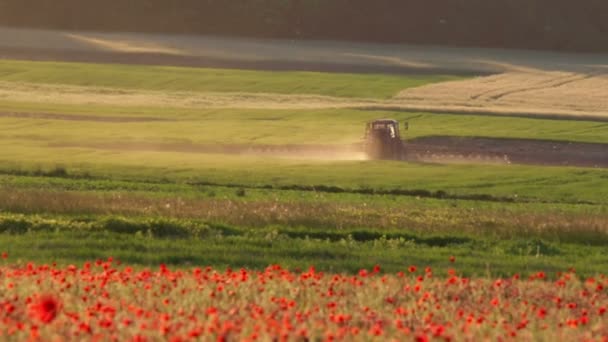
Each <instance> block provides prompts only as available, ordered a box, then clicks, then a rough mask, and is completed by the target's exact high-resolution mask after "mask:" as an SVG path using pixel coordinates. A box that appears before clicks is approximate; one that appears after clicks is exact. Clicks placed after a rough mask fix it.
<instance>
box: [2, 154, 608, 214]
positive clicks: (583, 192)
mask: <svg viewBox="0 0 608 342" xmlns="http://www.w3.org/2000/svg"><path fill="white" fill-rule="evenodd" d="M58 165H59V166H62V167H64V168H66V169H67V172H68V173H69V174H72V175H73V176H79V175H81V176H82V175H88V176H93V177H96V178H103V179H118V180H149V181H155V182H159V181H160V182H177V183H184V182H189V183H203V184H204V183H212V184H218V185H227V184H232V185H237V186H243V187H260V186H271V187H272V186H293V185H303V186H321V185H325V186H335V187H339V188H343V189H379V190H392V189H401V190H418V189H422V190H428V191H444V192H446V193H447V194H450V195H480V194H485V195H491V196H496V197H510V198H513V197H517V198H519V199H525V200H530V201H547V202H562V203H577V202H581V201H583V202H594V203H604V204H605V203H607V202H606V201H607V199H608V178H607V177H606V173H605V171H603V170H601V169H580V168H567V167H544V168H539V167H536V166H518V165H506V166H503V165H496V166H495V165H440V164H415V163H405V162H389V161H385V162H377V161H342V162H335V161H316V162H315V161H310V160H297V159H294V160H290V159H271V158H268V157H253V156H249V157H244V156H226V155H209V154H196V153H168V152H143V151H103V150H95V149H87V148H48V147H40V146H35V145H34V146H32V145H24V144H22V145H15V144H4V143H3V144H0V170H1V171H2V172H4V173H26V174H27V173H29V174H35V172H36V170H38V169H43V170H44V169H46V170H51V169H53V168H55V167H57V166H58ZM541 170H542V172H541Z"/></svg>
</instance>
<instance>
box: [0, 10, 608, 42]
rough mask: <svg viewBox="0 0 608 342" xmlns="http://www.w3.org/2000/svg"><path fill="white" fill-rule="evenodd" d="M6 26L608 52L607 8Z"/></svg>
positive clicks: (65, 17)
mask: <svg viewBox="0 0 608 342" xmlns="http://www.w3.org/2000/svg"><path fill="white" fill-rule="evenodd" d="M0 25H3V26H19V27H36V28H57V29H70V30H104V31H108V30H110V31H138V32H167V33H169V32H176V33H190V34H215V35H233V36H249V37H276V38H295V39H332V40H358V41H371V42H400V43H425V44H449V45H460V46H486V47H510V48H532V49H552V50H575V51H608V1H607V0H577V1H573V0H172V1H171V0H103V1H102V0H0Z"/></svg>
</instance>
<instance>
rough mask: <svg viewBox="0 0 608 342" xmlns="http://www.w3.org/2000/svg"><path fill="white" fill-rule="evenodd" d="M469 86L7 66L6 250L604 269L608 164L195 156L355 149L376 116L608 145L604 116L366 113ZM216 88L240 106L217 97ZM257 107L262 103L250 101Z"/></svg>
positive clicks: (213, 260) (0, 88)
mask: <svg viewBox="0 0 608 342" xmlns="http://www.w3.org/2000/svg"><path fill="white" fill-rule="evenodd" d="M457 78H458V77H456V76H450V75H428V76H421V75H409V76H408V75H390V76H387V75H351V74H331V73H308V72H261V71H235V70H218V69H197V68H174V67H148V66H145V67H144V66H126V65H93V64H70V63H42V62H21V61H0V232H1V233H0V244H1V245H2V246H6V247H3V248H4V249H7V250H8V251H9V252H10V254H11V255H13V256H14V257H15V258H17V259H21V260H40V261H43V260H46V261H48V260H49V259H53V260H57V261H59V262H64V263H71V262H80V261H83V260H86V259H91V258H97V257H103V256H107V254H112V255H114V256H115V257H118V258H120V259H123V260H126V261H129V262H131V263H136V264H142V265H148V264H155V263H158V262H161V261H162V262H168V263H172V264H190V263H194V264H210V265H214V266H220V267H221V266H225V265H231V266H233V267H238V266H249V267H258V268H259V267H264V266H265V265H267V264H269V263H281V264H284V265H286V266H289V267H300V268H302V267H307V266H308V265H310V264H315V265H316V266H317V267H319V268H321V269H323V268H324V269H328V270H333V271H348V272H351V271H356V270H357V269H358V268H362V267H367V266H369V265H373V264H375V263H381V264H383V265H384V266H385V267H386V268H387V269H389V270H397V269H400V268H402V267H404V265H407V264H410V263H415V264H421V265H422V264H425V263H427V264H429V265H441V264H444V263H446V260H447V259H448V257H449V256H450V255H456V256H457V257H458V259H459V261H460V264H461V267H462V268H463V269H462V270H463V271H464V272H466V273H470V274H473V273H484V274H486V273H489V274H508V273H513V272H521V271H524V272H534V271H536V270H540V269H545V270H560V269H564V268H567V267H570V266H572V267H576V268H577V269H579V270H580V271H581V272H586V273H588V274H592V273H597V272H599V271H601V270H602V269H605V268H606V267H607V266H608V258H607V257H606V256H604V254H603V253H602V250H603V249H605V244H606V243H608V211H607V209H606V208H608V176H607V175H606V172H605V170H604V169H595V168H579V167H539V166H530V165H527V166H524V165H511V164H500V163H498V164H474V163H458V164H436V163H411V162H396V161H368V160H358V159H359V158H358V157H354V158H339V159H343V160H336V159H335V158H332V157H331V156H319V157H315V158H310V157H305V156H304V157H302V156H300V157H298V156H294V157H290V158H284V157H280V156H273V157H270V156H265V155H238V154H233V155H222V154H211V153H202V151H199V150H197V148H199V147H201V146H208V145H222V144H244V145H253V146H255V145H286V144H298V145H306V144H308V145H335V146H340V145H347V144H353V143H357V142H359V141H360V140H361V138H362V135H363V129H364V124H365V122H367V121H369V120H372V119H375V118H379V117H391V118H395V119H398V120H400V121H407V122H409V130H408V131H404V132H403V134H404V136H405V137H406V139H415V138H420V137H430V136H460V137H492V138H524V139H536V140H551V141H572V142H593V143H608V125H606V123H602V122H593V121H574V120H568V121H565V120H549V119H541V118H538V119H535V118H517V117H508V116H505V117H495V116H494V117H493V116H483V115H457V114H436V113H425V112H395V111H372V110H363V109H361V107H357V105H356V104H357V103H359V101H383V100H387V99H389V100H390V98H391V97H392V96H394V95H396V94H397V93H398V92H399V91H400V90H402V89H405V88H408V87H415V86H421V85H424V84H427V83H432V82H442V81H449V80H454V79H457ZM49 92H50V93H49ZM182 92H187V94H186V95H184V93H182ZM218 94H224V95H226V94H227V95H226V96H234V102H230V103H222V104H219V105H218V104H217V103H216V102H214V103H211V104H208V102H205V101H207V99H209V98H213V99H217V98H218V96H224V95H218ZM260 94H262V95H260ZM300 95H307V96H308V95H315V96H322V97H323V96H327V97H331V99H327V98H322V101H325V102H323V105H322V106H320V107H311V108H307V107H306V106H305V105H306V102H307V101H321V100H319V98H317V97H305V98H298V96H300ZM256 96H264V97H263V99H262V100H263V101H265V102H264V103H262V104H260V103H257V102H256V105H255V106H253V107H252V106H250V105H249V103H250V102H248V101H250V99H251V98H254V99H257V100H259V99H260V98H259V97H256ZM185 97H187V98H188V100H187V101H185V100H184V98H185ZM274 97H276V99H275V98H274ZM159 98H163V99H164V100H163V101H160V100H159ZM203 100H204V101H203ZM257 100H256V101H257ZM292 100H293V101H296V100H297V101H298V102H297V106H294V107H293V108H291V107H280V106H279V107H276V106H274V105H275V104H276V103H277V102H281V101H284V102H289V101H292ZM197 101H198V102H197ZM260 101H261V100H260ZM332 101H346V102H335V103H339V104H340V105H339V106H333V105H332V103H334V102H332ZM351 102H352V105H351V104H350V103H351ZM176 146H177V147H181V148H184V147H186V148H188V149H190V151H189V152H186V151H182V152H180V151H179V149H178V150H172V149H171V147H176Z"/></svg>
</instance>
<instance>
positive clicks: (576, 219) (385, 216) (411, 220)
mask: <svg viewBox="0 0 608 342" xmlns="http://www.w3.org/2000/svg"><path fill="white" fill-rule="evenodd" d="M238 191H239V190H237V192H238ZM237 197H238V196H237ZM0 208H3V209H4V210H6V211H9V212H17V213H27V214H42V213H47V214H62V215H103V216H109V217H113V216H127V217H131V216H135V217H151V218H163V217H164V218H171V219H178V220H186V221H185V222H184V223H180V224H178V225H177V226H175V228H174V231H175V234H177V235H181V234H182V233H183V232H185V231H187V230H188V229H187V228H186V227H188V226H189V225H191V226H196V225H192V224H190V223H188V222H190V221H188V220H199V221H203V222H211V223H216V224H228V225H235V226H243V227H252V228H255V227H257V228H264V227H269V226H276V227H281V228H279V230H281V231H282V230H283V228H285V229H288V228H293V229H296V230H297V229H300V228H301V229H304V230H303V232H301V235H303V236H304V235H306V234H311V235H314V234H316V235H319V234H321V236H326V237H329V236H332V234H333V235H335V234H337V235H338V236H342V237H346V236H347V235H348V234H349V233H348V232H349V231H352V230H356V229H364V230H366V231H367V230H369V231H370V232H376V233H374V234H377V235H382V234H389V235H390V234H402V233H410V234H411V233H422V234H446V235H453V234H456V235H462V234H464V235H471V236H486V237H490V236H493V237H500V238H507V239H517V238H542V239H546V240H550V241H569V242H577V243H585V244H605V243H608V216H607V214H601V213H595V214H590V213H584V212H581V213H576V212H563V211H547V212H536V211H530V212H525V211H523V212H522V211H512V210H508V209H494V210H489V209H482V210H480V209H474V208H469V209H465V208H462V207H457V208H450V207H442V208H437V207H426V208H425V207H419V206H407V205H404V206H392V207H387V206H384V205H382V204H374V203H373V202H371V203H340V202H329V203H328V202H319V203H315V202H308V201H281V200H268V199H266V200H244V199H216V198H208V199H193V198H180V197H173V196H172V197H151V196H146V195H144V194H140V195H137V194H129V193H126V192H113V193H90V192H72V191H36V190H19V189H0ZM140 230H143V228H142V229H140ZM313 233H314V234H313ZM167 234H169V232H167ZM324 234H326V235H324ZM370 234H371V233H370ZM169 235H170V234H169Z"/></svg>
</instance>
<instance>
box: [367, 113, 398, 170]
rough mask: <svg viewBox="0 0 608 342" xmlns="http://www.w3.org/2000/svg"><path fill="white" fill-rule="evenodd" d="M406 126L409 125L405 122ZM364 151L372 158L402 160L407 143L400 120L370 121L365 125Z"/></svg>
mask: <svg viewBox="0 0 608 342" xmlns="http://www.w3.org/2000/svg"><path fill="white" fill-rule="evenodd" d="M404 128H405V129H407V128H408V125H407V123H405V125H404ZM363 145H364V151H365V153H366V154H367V156H368V158H370V159H386V160H402V159H404V158H405V144H404V142H403V141H402V140H401V136H400V133H399V122H397V120H393V119H379V120H374V121H370V122H368V123H367V125H366V127H365V138H364V142H363Z"/></svg>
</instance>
